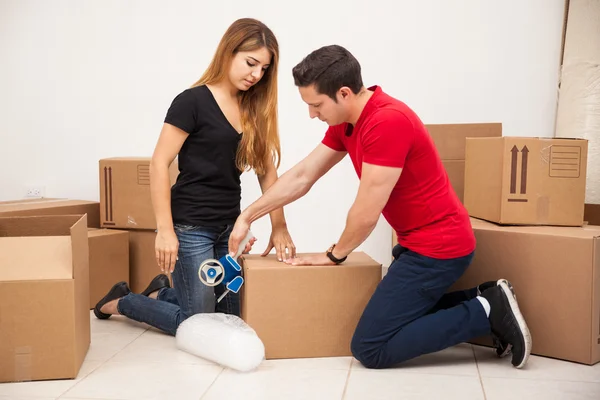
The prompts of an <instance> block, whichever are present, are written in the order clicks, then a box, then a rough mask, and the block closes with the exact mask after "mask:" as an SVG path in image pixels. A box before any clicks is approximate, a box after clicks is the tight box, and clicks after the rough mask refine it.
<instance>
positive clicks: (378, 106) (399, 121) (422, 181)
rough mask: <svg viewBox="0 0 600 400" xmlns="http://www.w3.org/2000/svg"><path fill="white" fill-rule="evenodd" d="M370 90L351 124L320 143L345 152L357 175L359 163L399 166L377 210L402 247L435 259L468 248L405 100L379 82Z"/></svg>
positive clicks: (463, 222)
mask: <svg viewBox="0 0 600 400" xmlns="http://www.w3.org/2000/svg"><path fill="white" fill-rule="evenodd" d="M369 90H374V94H373V95H372V96H371V98H370V99H369V101H368V102H367V104H366V106H365V108H364V110H363V111H362V113H361V115H360V117H359V119H358V121H357V123H356V126H355V127H354V128H353V127H352V125H351V124H348V123H343V124H341V125H337V126H332V127H330V128H329V129H328V130H327V133H326V134H325V138H324V139H323V144H325V145H326V146H328V147H330V148H331V149H333V150H336V151H347V152H348V154H349V155H350V158H351V159H352V163H353V165H354V169H355V170H356V173H357V174H358V177H359V178H360V176H361V171H362V164H363V163H368V164H375V165H381V166H387V167H396V168H402V174H401V175H400V179H398V182H396V185H395V186H394V189H393V190H392V193H391V195H390V198H389V199H388V202H387V204H386V205H385V207H384V208H383V211H382V213H383V216H384V217H385V219H386V220H387V221H388V222H389V223H390V225H391V226H392V228H393V229H394V230H395V231H396V233H397V235H398V242H399V243H400V244H401V245H402V246H403V247H406V248H407V249H409V250H412V251H414V252H417V253H419V254H422V255H424V256H428V257H432V258H439V259H450V258H456V257H462V256H465V255H467V254H469V253H471V252H472V251H474V250H475V236H474V234H473V230H472V228H471V223H470V221H469V215H468V213H467V211H466V209H465V208H464V206H463V205H462V204H461V202H460V200H459V199H458V197H457V195H456V193H455V192H454V190H453V189H452V186H451V185H450V181H449V180H448V175H447V173H446V170H445V169H444V166H443V165H442V162H441V160H440V157H439V154H438V152H437V149H436V147H435V145H434V143H433V140H432V139H431V137H430V136H429V133H428V132H427V130H426V128H425V126H424V125H423V123H422V122H421V120H420V119H419V117H418V116H417V115H416V114H415V113H414V112H413V111H412V110H411V109H410V108H409V107H408V106H407V105H406V104H404V103H402V102H401V101H399V100H396V99H394V98H392V97H390V96H388V95H387V94H386V93H384V92H383V91H382V90H381V88H380V87H378V86H374V87H371V88H369ZM347 133H348V134H347Z"/></svg>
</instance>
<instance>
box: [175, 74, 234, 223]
mask: <svg viewBox="0 0 600 400" xmlns="http://www.w3.org/2000/svg"><path fill="white" fill-rule="evenodd" d="M165 122H166V123H169V124H171V125H174V126H176V127H178V128H179V129H181V130H183V131H185V132H187V133H188V134H189V136H188V137H187V139H186V140H185V142H184V143H183V146H182V147H181V150H180V151H179V159H178V161H179V176H178V178H177V182H176V183H175V184H174V185H173V187H172V189H171V213H172V216H173V223H175V224H183V225H194V226H216V225H224V224H232V223H234V222H235V220H236V218H237V217H238V216H239V214H240V201H241V182H240V174H241V172H240V171H239V170H238V169H237V167H236V165H235V157H236V152H237V149H238V146H239V142H240V139H241V135H240V134H238V132H237V131H236V130H235V129H234V128H233V126H232V125H231V124H230V123H229V121H228V120H227V118H225V115H224V114H223V112H222V111H221V108H220V107H219V105H218V104H217V101H216V100H215V98H214V97H213V95H212V93H211V91H210V90H209V89H208V88H207V87H206V86H205V85H202V86H197V87H194V88H191V89H187V90H185V91H183V92H182V93H180V94H179V95H178V96H177V97H175V99H174V100H173V102H172V103H171V106H170V108H169V110H168V111H167V116H166V117H165Z"/></svg>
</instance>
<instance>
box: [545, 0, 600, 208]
mask: <svg viewBox="0 0 600 400" xmlns="http://www.w3.org/2000/svg"><path fill="white" fill-rule="evenodd" d="M555 136H556V137H559V138H560V137H563V138H581V139H587V140H588V165H587V189H586V203H592V204H600V0H570V3H569V14H568V20H567V29H566V36H565V45H564V56H563V64H562V71H561V79H560V89H559V94H558V109H557V115H556V133H555Z"/></svg>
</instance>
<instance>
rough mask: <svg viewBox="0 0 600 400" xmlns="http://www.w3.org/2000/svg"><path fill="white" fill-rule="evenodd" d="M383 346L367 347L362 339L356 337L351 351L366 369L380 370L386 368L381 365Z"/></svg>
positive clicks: (372, 345)
mask: <svg viewBox="0 0 600 400" xmlns="http://www.w3.org/2000/svg"><path fill="white" fill-rule="evenodd" d="M382 349H383V345H380V346H377V345H375V344H369V345H366V344H365V343H364V342H363V341H362V338H360V337H358V336H356V335H354V337H353V338H352V342H351V343H350V351H351V352H352V355H353V356H354V358H356V359H357V360H358V361H359V362H360V363H361V364H362V365H363V366H364V367H365V368H371V369H379V368H384V367H385V366H384V365H382V363H381V351H382Z"/></svg>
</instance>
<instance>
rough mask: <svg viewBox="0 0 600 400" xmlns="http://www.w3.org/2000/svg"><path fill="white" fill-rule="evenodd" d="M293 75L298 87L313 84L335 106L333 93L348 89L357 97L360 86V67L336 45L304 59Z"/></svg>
mask: <svg viewBox="0 0 600 400" xmlns="http://www.w3.org/2000/svg"><path fill="white" fill-rule="evenodd" d="M292 74H293V75H294V83H295V84H296V86H299V87H306V86H310V85H312V84H315V88H316V89H317V92H319V93H321V94H325V95H327V96H329V97H331V98H332V99H333V100H334V101H336V102H337V99H336V97H335V94H336V92H337V91H338V90H339V89H340V88H341V87H343V86H347V87H349V88H350V90H352V92H353V93H354V94H357V93H358V92H359V91H360V89H361V88H362V86H363V82H362V77H361V71H360V64H359V63H358V60H357V59H356V58H354V56H353V55H352V54H351V53H350V52H349V51H348V50H346V49H345V48H343V47H342V46H338V45H331V46H324V47H321V48H320V49H317V50H315V51H313V52H312V53H310V54H309V55H307V56H306V57H304V59H303V60H302V61H300V63H298V65H296V66H295V67H294V68H293V70H292Z"/></svg>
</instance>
